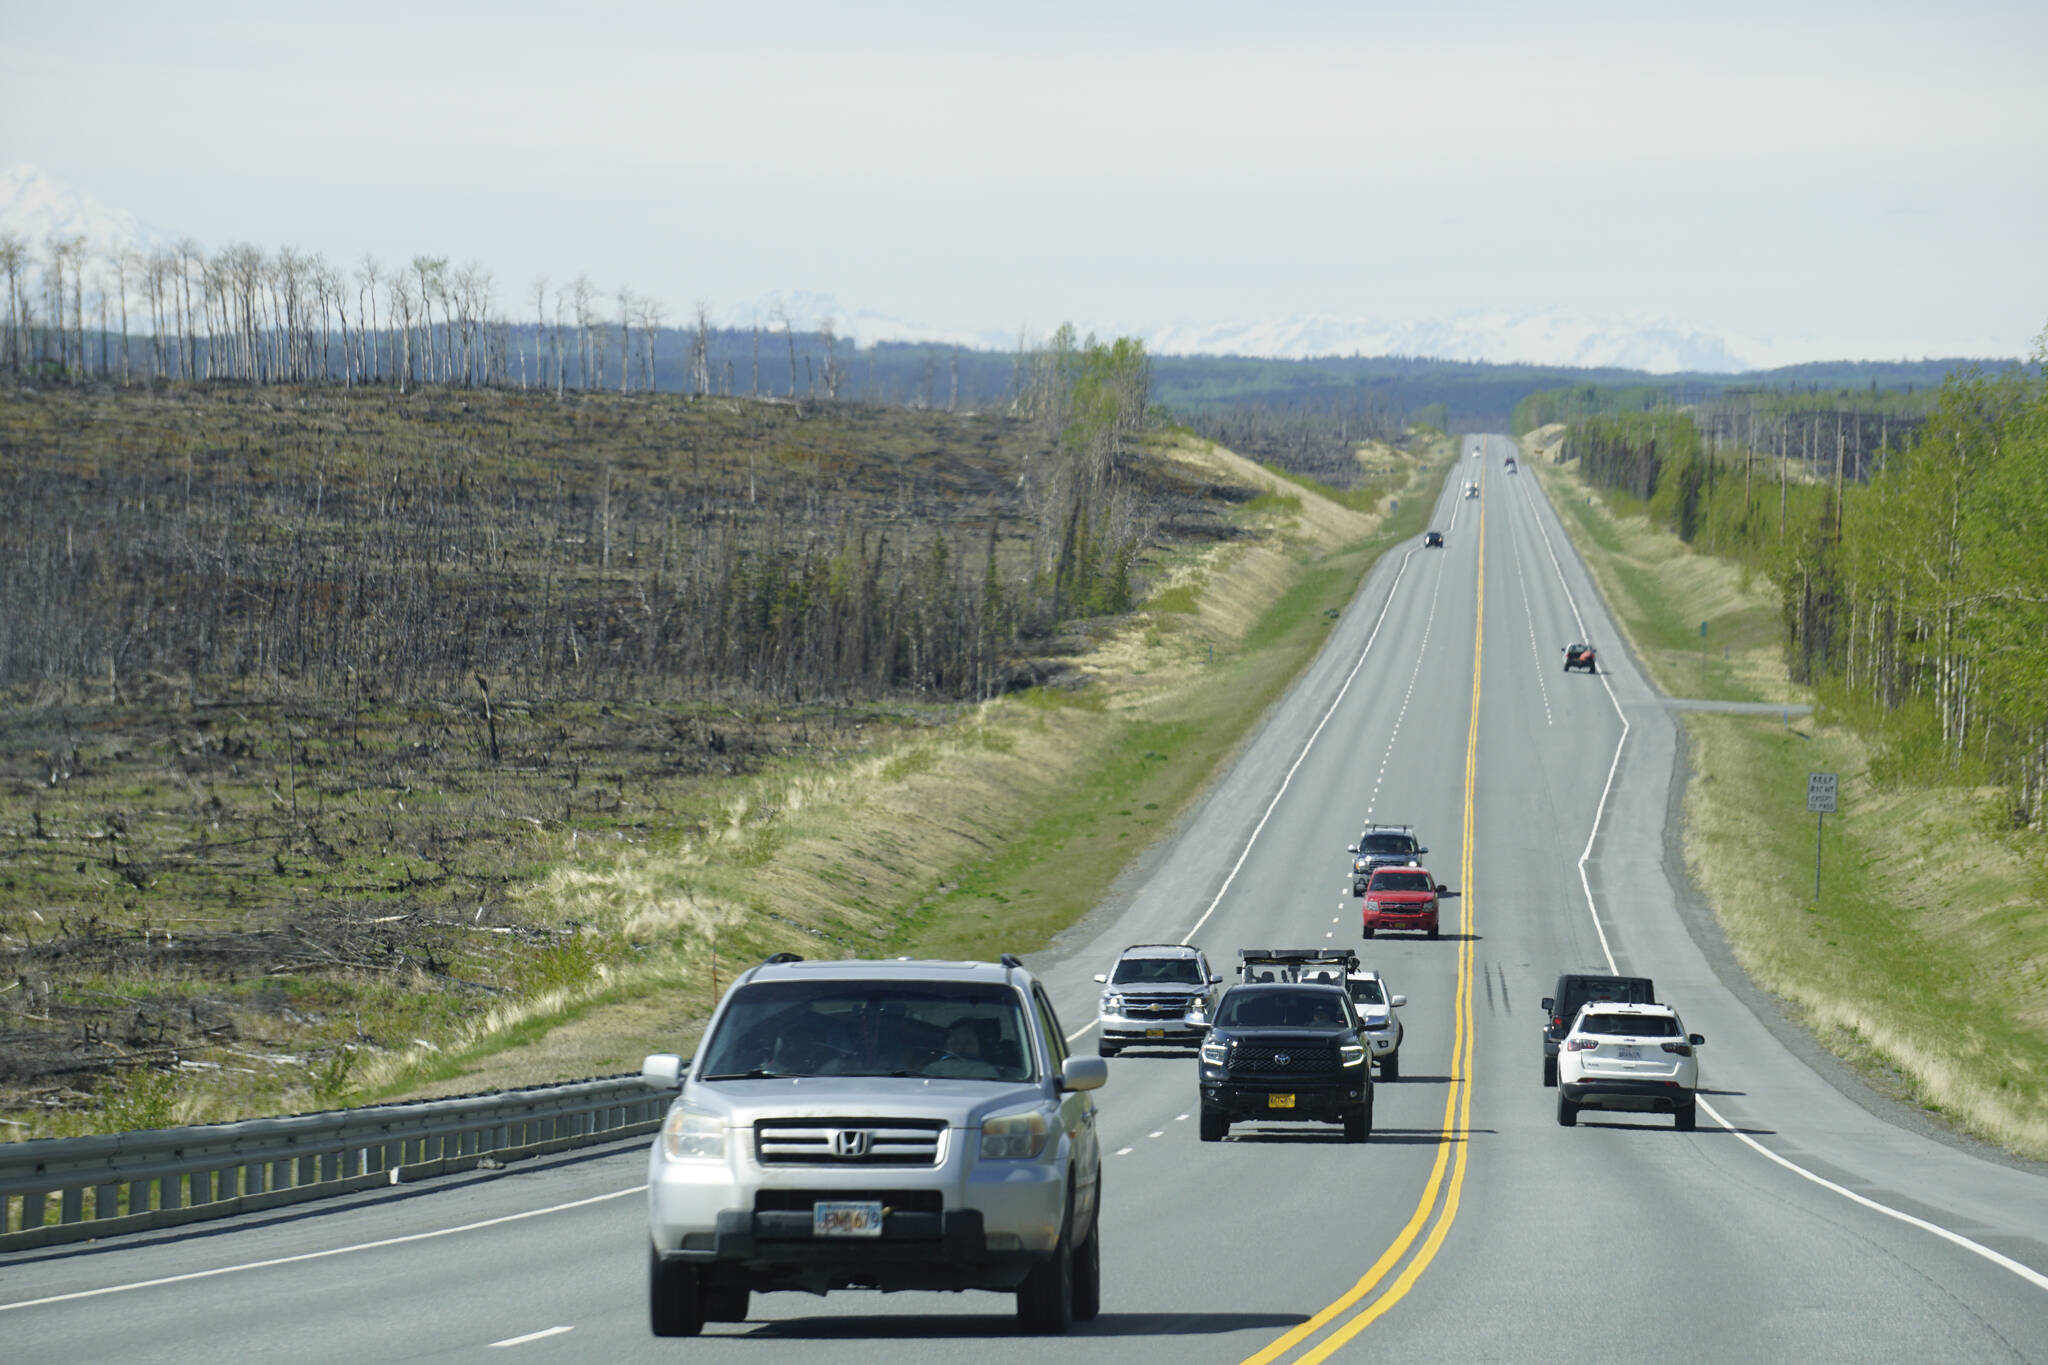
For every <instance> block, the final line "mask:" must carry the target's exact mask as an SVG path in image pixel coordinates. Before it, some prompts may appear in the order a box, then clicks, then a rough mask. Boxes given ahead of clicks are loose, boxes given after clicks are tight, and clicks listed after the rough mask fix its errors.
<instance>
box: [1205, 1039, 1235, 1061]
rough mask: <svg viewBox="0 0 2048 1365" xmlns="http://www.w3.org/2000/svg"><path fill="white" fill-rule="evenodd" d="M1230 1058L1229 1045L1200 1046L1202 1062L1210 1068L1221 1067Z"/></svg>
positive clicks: (1208, 1044) (1211, 1044) (1210, 1044)
mask: <svg viewBox="0 0 2048 1365" xmlns="http://www.w3.org/2000/svg"><path fill="white" fill-rule="evenodd" d="M1229 1057H1230V1044H1229V1043H1204V1044H1202V1060H1203V1061H1204V1062H1206V1063H1207V1064H1208V1065H1210V1066H1222V1065H1223V1063H1224V1062H1225V1061H1227V1060H1228V1059H1229Z"/></svg>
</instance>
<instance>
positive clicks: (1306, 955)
mask: <svg viewBox="0 0 2048 1365" xmlns="http://www.w3.org/2000/svg"><path fill="white" fill-rule="evenodd" d="M1237 956H1238V963H1237V973H1238V975H1239V976H1241V977H1243V978H1244V979H1245V980H1247V981H1249V980H1251V979H1252V977H1251V969H1252V968H1253V967H1255V966H1260V965H1270V966H1272V967H1275V968H1277V969H1278V970H1279V972H1280V979H1281V980H1283V981H1299V980H1301V974H1302V972H1303V970H1304V969H1306V968H1308V967H1310V966H1315V965H1330V966H1341V967H1343V969H1344V970H1345V971H1346V972H1347V973H1349V972H1355V971H1357V970H1358V950H1357V949H1356V948H1239V949H1238V950H1237Z"/></svg>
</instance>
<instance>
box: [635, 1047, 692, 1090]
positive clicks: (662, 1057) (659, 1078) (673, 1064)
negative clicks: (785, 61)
mask: <svg viewBox="0 0 2048 1365" xmlns="http://www.w3.org/2000/svg"><path fill="white" fill-rule="evenodd" d="M640 1079H641V1080H643V1081H645V1082H647V1084H649V1085H651V1086H653V1087H654V1088H655V1089H656V1090H673V1089H675V1088H676V1087H677V1086H679V1085H681V1084H682V1083H683V1059H682V1058H681V1057H678V1056H676V1054H675V1053H673V1052H657V1053H654V1054H652V1055H651V1056H649V1057H648V1058H647V1060H646V1061H644V1062H642V1063H640Z"/></svg>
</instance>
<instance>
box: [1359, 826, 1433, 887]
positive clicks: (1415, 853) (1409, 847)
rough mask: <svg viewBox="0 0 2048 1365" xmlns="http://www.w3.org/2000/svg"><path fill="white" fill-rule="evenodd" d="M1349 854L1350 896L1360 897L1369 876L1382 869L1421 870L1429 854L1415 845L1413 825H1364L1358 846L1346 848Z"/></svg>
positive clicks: (1417, 844) (1426, 850) (1369, 878)
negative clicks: (1404, 868)
mask: <svg viewBox="0 0 2048 1365" xmlns="http://www.w3.org/2000/svg"><path fill="white" fill-rule="evenodd" d="M1345 851H1346V852H1348V853H1350V854H1351V894H1352V895H1354V896H1363V895H1364V894H1365V886H1366V883H1367V882H1370V881H1371V880H1372V874H1373V873H1375V872H1377V871H1378V870H1379V869H1380V868H1383V867H1420V866H1422V855H1423V854H1425V853H1427V852H1429V850H1428V849H1426V848H1424V847H1423V846H1422V845H1421V844H1419V843H1417V842H1416V841H1415V826H1413V825H1367V826H1366V827H1365V832H1364V833H1362V834H1360V835H1359V836H1358V842H1357V843H1355V844H1347V845H1345Z"/></svg>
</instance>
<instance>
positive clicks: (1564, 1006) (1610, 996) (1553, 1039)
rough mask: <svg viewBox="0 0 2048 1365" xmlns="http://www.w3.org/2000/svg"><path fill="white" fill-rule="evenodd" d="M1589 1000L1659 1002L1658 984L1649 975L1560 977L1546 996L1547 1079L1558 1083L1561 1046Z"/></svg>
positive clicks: (1581, 974) (1544, 1024)
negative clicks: (1558, 1055) (1580, 1010)
mask: <svg viewBox="0 0 2048 1365" xmlns="http://www.w3.org/2000/svg"><path fill="white" fill-rule="evenodd" d="M1588 1000H1621V1001H1626V1002H1627V1003H1629V1004H1631V1005H1654V1004H1656V1003H1657V986H1656V983H1655V982H1653V981H1651V980H1650V978H1649V977H1647V976H1594V975H1591V974H1588V973H1584V972H1566V973H1564V974H1563V975H1562V976H1560V977H1558V978H1557V987H1556V991H1555V993H1554V994H1551V995H1546V996H1544V997H1543V1083H1544V1084H1545V1085H1556V1084H1557V1049H1558V1046H1559V1044H1561V1043H1563V1042H1564V1036H1565V1034H1567V1033H1569V1032H1571V1028H1572V1020H1573V1019H1576V1018H1577V1017H1578V1014H1579V1008H1580V1006H1582V1005H1584V1004H1585V1003H1586V1002H1587V1001H1588Z"/></svg>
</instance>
